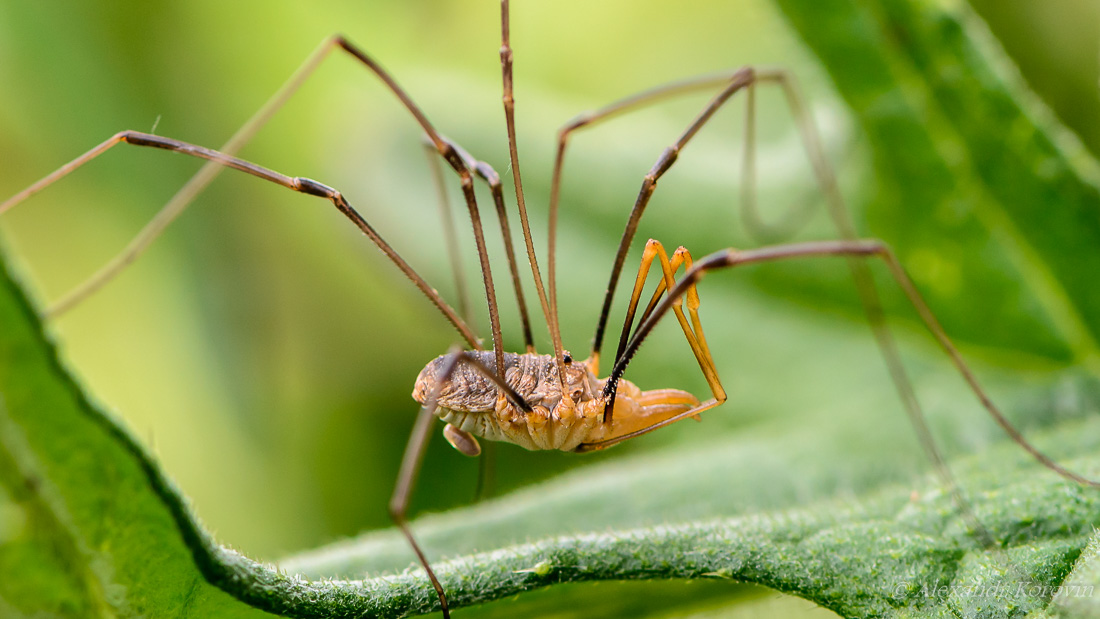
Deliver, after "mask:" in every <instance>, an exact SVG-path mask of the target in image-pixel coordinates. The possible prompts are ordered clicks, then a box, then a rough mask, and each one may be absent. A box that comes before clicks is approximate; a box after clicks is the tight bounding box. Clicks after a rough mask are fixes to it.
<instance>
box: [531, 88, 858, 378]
mask: <svg viewBox="0 0 1100 619" xmlns="http://www.w3.org/2000/svg"><path fill="white" fill-rule="evenodd" d="M757 83H777V84H779V85H780V86H781V87H782V90H783V93H784V95H785V97H786V100H787V103H788V106H789V107H790V109H791V113H792V116H794V117H795V120H796V122H797V124H798V130H799V133H800V134H801V136H802V140H803V143H804V145H805V147H806V150H807V154H808V157H809V159H810V161H811V164H812V166H813V168H814V172H815V174H816V175H817V177H818V182H819V185H820V186H821V188H822V191H823V192H824V193H825V194H826V196H827V198H828V200H829V203H830V215H831V217H832V218H833V220H834V222H835V223H836V225H837V228H838V229H839V230H840V234H841V236H842V237H843V238H849V239H852V238H855V231H854V227H853V226H852V225H851V222H850V220H849V219H848V217H847V214H846V212H845V211H844V209H843V205H842V204H843V203H842V202H839V194H837V195H836V198H837V199H834V197H833V196H832V195H830V194H831V193H833V192H835V181H832V180H826V177H831V174H832V173H831V170H829V168H828V165H827V163H826V162H825V161H824V155H823V153H822V150H821V148H820V144H819V140H818V139H817V136H816V133H815V132H814V128H813V124H812V123H811V122H810V120H809V117H808V115H807V114H806V113H805V110H804V109H803V106H802V103H801V99H800V97H799V96H798V93H797V90H796V89H795V87H794V85H793V83H792V80H791V77H790V76H789V75H788V74H787V73H786V72H784V71H779V70H756V69H754V68H752V67H744V68H742V69H738V70H737V71H735V72H733V73H731V74H723V75H718V76H704V77H701V78H695V79H691V80H686V81H684V82H678V83H674V84H668V85H665V86H660V87H657V88H654V89H652V90H649V91H645V92H642V93H639V94H637V95H634V96H631V97H627V98H626V99H623V100H621V101H618V102H615V103H612V104H611V105H608V106H606V107H604V108H602V109H600V110H597V111H596V112H591V113H586V114H581V115H580V116H578V117H577V118H575V119H574V120H573V121H570V122H569V123H567V124H566V125H565V126H564V127H563V128H562V129H561V130H560V131H559V134H558V153H557V156H556V158H555V162H554V173H553V176H552V180H551V187H550V231H549V238H550V252H551V258H550V262H549V271H548V273H549V280H550V282H551V284H550V293H551V308H552V310H553V311H555V312H556V289H555V288H556V287H555V284H554V282H555V281H556V279H555V273H556V271H555V260H554V258H553V252H554V247H555V243H556V237H557V210H558V203H559V199H560V190H561V175H562V168H563V165H564V158H565V147H566V145H567V143H568V138H569V136H570V134H571V133H573V132H574V131H576V130H578V129H581V128H584V127H590V126H593V125H595V124H597V123H599V122H603V121H605V120H608V119H610V118H613V117H616V116H618V115H621V114H623V113H626V112H630V111H634V110H637V109H640V108H642V107H645V106H647V105H652V104H653V103H656V102H658V101H661V100H663V99H666V98H669V97H672V96H679V95H682V94H686V93H689V92H693V91H697V90H701V89H706V88H710V87H714V86H715V85H720V84H725V86H726V87H725V88H724V89H723V90H722V91H721V92H720V93H719V94H718V95H717V96H716V97H715V98H714V99H713V100H712V101H711V102H710V103H709V104H708V105H707V106H706V108H705V109H704V110H703V112H702V113H701V114H700V115H699V116H698V117H696V118H695V120H694V121H692V123H691V125H690V126H689V127H688V128H687V130H685V131H684V133H683V134H682V135H681V136H680V138H679V139H678V140H677V141H676V143H674V144H673V145H672V146H670V147H669V148H667V149H665V151H664V152H662V153H661V156H660V157H659V158H658V159H657V162H656V163H655V164H654V165H653V167H652V168H651V169H650V171H649V173H648V174H647V175H646V176H645V178H644V180H643V181H642V188H641V190H640V191H639V193H638V198H637V200H636V201H635V203H634V208H633V209H632V210H631V213H630V217H629V218H628V220H627V224H626V227H625V229H624V231H623V236H622V239H621V240H620V242H619V248H618V251H617V253H616V256H615V262H614V264H613V266H612V268H611V275H610V277H609V280H608V286H607V291H606V292H605V296H604V301H603V306H602V308H601V310H600V318H599V321H598V323H597V325H596V334H595V336H594V337H593V341H592V353H591V355H590V358H591V359H593V360H595V363H594V364H593V365H594V366H595V367H597V368H598V360H599V357H600V350H601V349H602V347H603V338H604V334H605V332H606V327H607V320H608V318H609V317H610V311H611V300H612V298H613V297H614V294H615V289H616V288H617V286H618V281H619V276H620V274H621V272H622V267H623V264H624V263H625V261H626V254H627V252H628V251H629V248H630V243H631V241H632V240H633V239H634V234H635V232H636V231H637V227H638V222H639V221H640V220H641V217H642V215H643V214H644V212H645V208H646V206H647V205H648V204H649V200H650V198H651V197H652V194H653V191H654V190H655V189H656V185H657V181H658V180H659V179H660V177H661V176H663V175H664V173H665V172H667V171H668V170H669V168H671V167H672V165H673V163H675V161H676V159H677V157H678V155H679V152H680V151H681V150H682V149H683V148H684V147H685V146H686V145H687V143H688V142H690V141H691V138H692V137H694V136H695V134H696V133H698V131H699V130H700V129H701V128H702V127H703V126H704V125H705V124H706V123H707V122H708V121H709V120H710V118H711V117H712V116H713V115H714V113H715V112H717V111H718V109H719V108H720V107H722V106H723V105H724V104H725V103H726V102H727V101H728V100H729V99H730V97H732V96H733V94H734V93H736V92H737V91H739V90H742V89H744V90H746V91H747V95H748V97H747V98H748V101H747V105H748V112H747V114H746V123H747V125H746V134H747V135H746V137H747V140H746V146H745V152H746V155H745V162H746V163H745V166H746V167H744V168H743V170H742V172H743V174H745V175H750V174H754V173H755V170H754V168H753V163H752V162H753V155H752V153H753V149H754V143H755V124H754V123H755V98H754V94H753V88H754V87H755V85H756V84H757ZM754 182H755V181H754V179H746V182H744V183H743V185H742V188H743V205H742V208H743V209H744V210H746V211H747V210H749V209H755V189H754V187H755V184H754ZM837 203H839V204H841V207H840V209H837V208H835V206H836V204H837ZM754 215H755V210H753V212H752V214H746V215H744V217H745V218H746V219H751V220H753V221H759V219H758V218H754ZM858 279H860V278H859V277H858V276H857V280H858ZM857 284H858V285H860V286H861V287H862V286H863V284H862V283H859V282H857Z"/></svg>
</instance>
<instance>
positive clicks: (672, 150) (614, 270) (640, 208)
mask: <svg viewBox="0 0 1100 619" xmlns="http://www.w3.org/2000/svg"><path fill="white" fill-rule="evenodd" d="M757 79H758V76H757V73H756V72H755V71H754V70H753V69H752V68H748V67H747V68H744V69H741V70H739V71H738V72H737V73H736V74H735V75H734V77H733V79H731V80H730V81H729V84H728V85H727V86H726V87H725V88H724V89H723V90H722V92H720V93H719V94H718V96H716V97H715V98H714V99H713V100H712V101H711V102H710V103H709V104H708V105H707V107H706V108H705V109H704V110H703V112H702V113H701V114H700V115H699V116H698V117H696V119H695V120H694V121H692V123H691V125H690V126H689V127H688V128H687V130H686V131H684V133H683V134H682V135H681V136H680V138H679V139H678V140H676V142H675V143H674V144H673V145H672V146H669V147H668V148H666V149H665V150H664V151H663V152H662V153H661V155H660V157H658V158H657V162H656V163H655V164H653V167H652V168H651V169H650V171H649V172H648V173H647V174H646V175H645V178H644V179H643V180H642V188H641V190H640V191H639V192H638V198H637V199H636V200H635V202H634V208H633V209H632V210H631V212H630V217H629V218H628V219H627V223H626V228H625V229H624V230H623V236H622V239H621V240H620V241H619V249H618V251H617V252H616V254H615V262H614V264H613V265H612V267H611V275H610V278H609V280H608V284H607V291H606V292H605V293H604V301H603V306H602V308H601V309H600V318H599V322H598V324H597V325H596V335H595V336H594V337H593V345H592V350H593V354H595V355H598V354H599V351H600V348H601V347H602V345H603V336H604V331H605V329H606V327H607V319H608V317H609V315H610V312H611V299H612V297H613V296H614V294H615V288H616V287H617V286H618V283H619V275H620V274H621V273H622V268H623V263H624V262H625V261H626V254H627V251H628V250H629V249H630V242H631V241H632V240H633V239H634V233H635V232H637V230H638V222H639V221H640V220H641V218H642V214H643V213H645V208H646V206H647V205H648V204H649V200H650V198H651V197H652V196H653V191H654V190H655V189H656V188H657V181H658V180H659V179H660V178H661V176H663V175H664V173H665V172H667V171H668V170H669V168H671V167H672V164H673V163H675V161H676V159H677V157H679V153H680V150H682V149H683V148H684V146H686V145H687V144H688V142H690V141H691V138H693V137H694V136H695V134H696V133H698V132H699V129H701V128H702V127H703V126H704V125H705V124H706V123H707V121H709V120H710V119H711V117H712V116H714V114H715V112H717V111H718V109H719V108H720V107H722V105H724V104H725V103H726V101H728V100H729V98H730V97H732V96H733V94H734V93H736V92H737V91H739V90H741V89H743V88H745V87H746V86H747V85H749V84H751V83H753V82H754V81H756V80H757Z"/></svg>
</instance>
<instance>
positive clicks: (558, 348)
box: [500, 0, 569, 399]
mask: <svg viewBox="0 0 1100 619" xmlns="http://www.w3.org/2000/svg"><path fill="white" fill-rule="evenodd" d="M509 13H510V11H509V5H508V0H501V1H500V66H501V74H502V78H503V82H504V95H503V101H504V121H505V124H506V125H507V127H508V156H509V161H510V162H511V166H512V181H513V183H514V184H515V186H516V204H517V205H518V207H519V223H520V226H521V227H522V228H523V242H524V244H526V245H527V261H528V262H530V263H531V274H532V275H533V276H534V279H535V291H536V292H537V293H538V295H539V303H540V304H541V305H542V314H543V316H545V317H546V324H547V326H548V327H549V329H550V341H551V342H552V343H553V346H554V362H555V363H556V364H557V366H558V380H559V383H560V386H561V392H562V393H563V394H564V396H563V397H565V398H566V399H569V391H568V390H567V389H566V388H565V357H564V347H563V346H562V342H561V329H560V327H559V325H558V321H557V320H556V319H555V317H554V314H553V312H551V311H550V302H549V300H548V299H547V296H546V288H545V287H544V286H543V285H542V275H540V273H539V263H538V258H536V257H535V244H534V241H533V240H532V239H531V224H530V222H529V219H528V217H527V202H526V201H525V200H524V198H523V180H522V178H521V177H520V173H519V147H518V146H517V145H516V101H515V92H514V88H513V87H512V45H511V41H510V38H511V37H510V33H511V30H510V17H509Z"/></svg>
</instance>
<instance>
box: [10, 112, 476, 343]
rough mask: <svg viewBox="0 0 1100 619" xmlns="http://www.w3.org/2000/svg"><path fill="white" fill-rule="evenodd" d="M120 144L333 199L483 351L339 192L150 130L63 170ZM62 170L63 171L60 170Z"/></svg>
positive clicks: (120, 136) (116, 140) (95, 152)
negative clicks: (178, 156)
mask: <svg viewBox="0 0 1100 619" xmlns="http://www.w3.org/2000/svg"><path fill="white" fill-rule="evenodd" d="M116 144H132V145H134V146H149V147H153V148H159V149H162V150H168V151H173V152H177V153H182V154H184V155H189V156H192V157H197V158H199V159H205V160H207V161H209V162H210V163H211V164H214V165H217V166H221V167H227V168H232V169H234V170H239V171H241V172H245V173H248V174H251V175H252V176H255V177H257V178H261V179H263V180H265V181H269V182H272V183H275V184H277V185H280V186H282V187H286V188H287V189H290V190H292V191H296V192H298V193H303V194H307V195H311V196H318V197H321V198H325V199H327V200H329V201H330V202H332V203H333V205H334V206H336V208H337V209H339V210H340V212H341V213H343V214H344V216H345V217H347V218H348V219H350V220H351V221H352V223H354V224H355V225H356V226H358V227H359V229H360V230H362V232H363V233H364V234H366V235H367V237H368V238H370V240H371V241H372V242H374V244H375V245H377V246H378V248H379V249H380V250H382V253H384V254H385V255H386V257H387V258H389V259H390V261H391V262H393V263H394V264H395V265H396V266H397V268H399V269H401V272H402V273H404V274H405V276H406V277H408V278H409V279H410V280H412V282H413V283H414V284H415V285H416V287H417V288H418V289H420V292H422V293H423V294H424V296H426V297H428V300H430V301H431V302H432V304H433V305H435V306H436V308H438V309H439V311H440V312H442V313H443V315H444V316H445V317H446V318H447V320H449V321H450V322H451V324H452V325H453V326H454V327H455V329H456V330H458V332H459V334H461V335H462V337H463V339H465V340H466V343H467V344H469V345H470V346H471V347H473V348H477V349H479V350H480V344H479V341H478V338H477V335H476V334H475V333H474V332H473V330H471V329H470V327H469V326H467V324H466V323H465V321H463V320H462V318H461V317H459V315H458V314H456V313H455V311H454V309H453V308H451V306H450V305H448V304H447V302H446V301H444V300H443V298H442V297H440V296H439V293H437V292H436V291H435V290H434V289H433V288H432V287H431V286H429V285H428V283H427V282H426V281H424V278H422V277H421V276H420V275H419V274H418V273H417V272H416V271H415V270H414V269H413V268H412V267H411V266H410V265H409V264H408V263H407V262H405V260H404V259H403V258H401V256H400V255H399V254H398V253H397V252H396V251H395V250H394V249H393V247H391V246H390V245H389V243H387V242H386V241H385V240H384V239H383V238H382V236H381V235H379V234H378V232H377V231H375V229H374V228H373V227H372V226H371V225H370V224H369V223H367V220H365V219H363V217H362V215H360V214H359V213H358V212H357V211H356V210H355V209H354V208H352V207H351V205H350V204H348V201H347V200H346V199H345V198H344V196H343V195H342V194H341V193H340V192H339V191H337V190H335V189H333V188H331V187H328V186H327V185H323V184H321V183H318V182H317V181H314V180H310V179H308V178H302V177H291V176H287V175H285V174H280V173H279V172H275V171H273V170H269V169H267V168H264V167H262V166H258V165H256V164H254V163H251V162H248V161H245V160H243V159H239V158H237V157H230V156H228V155H226V154H225V153H221V152H218V151H216V150H212V149H209V148H205V147H203V146H196V145H194V144H189V143H187V142H181V141H179V140H173V139H171V138H165V137H161V136H157V135H151V134H148V133H140V132H137V131H123V132H120V133H117V134H115V135H114V136H112V137H111V139H109V140H107V141H106V142H104V143H103V144H100V145H99V146H97V147H96V148H94V149H92V150H90V151H88V152H87V153H85V154H84V155H82V156H81V157H79V158H78V159H76V160H74V161H73V162H72V163H70V164H68V165H67V166H66V167H65V168H62V170H66V169H68V170H71V169H75V168H77V167H79V166H81V165H83V164H84V163H87V162H88V161H90V160H91V159H93V158H95V157H97V156H99V155H101V154H103V153H104V152H106V151H107V149H109V148H110V147H112V146H114V145H116ZM62 170H59V172H60V171H62ZM66 171H67V170H66ZM55 174H57V173H55ZM47 180H48V178H47ZM32 188H33V187H32ZM26 193H27V192H26V191H25V192H24V194H26ZM21 195H22V194H21ZM17 197H19V196H17ZM13 200H14V198H13ZM126 256H128V258H129V259H130V260H132V259H133V258H135V257H136V254H133V255H126Z"/></svg>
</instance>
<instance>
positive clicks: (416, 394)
mask: <svg viewBox="0 0 1100 619" xmlns="http://www.w3.org/2000/svg"><path fill="white" fill-rule="evenodd" d="M466 354H467V355H468V356H469V357H472V358H474V359H476V360H477V361H480V362H481V364H482V365H483V366H485V367H486V368H488V369H489V370H490V371H492V372H496V360H495V355H494V353H493V352H492V351H471V352H468V353H466ZM447 357H448V356H447V355H441V356H439V357H436V358H435V359H433V360H432V361H431V362H429V363H428V365H427V366H425V367H424V369H423V370H421V372H420V375H419V376H418V377H417V379H416V386H415V387H414V388H413V398H414V399H415V400H416V401H417V402H420V403H421V404H423V403H424V402H425V401H426V400H427V399H428V397H429V396H430V395H431V393H432V390H433V389H434V388H435V385H436V381H437V379H440V378H441V379H443V383H442V386H441V388H440V391H439V395H438V398H437V406H438V408H437V409H436V416H438V417H439V418H440V419H442V420H443V421H445V422H446V423H448V424H450V425H452V426H454V427H455V428H458V429H459V430H462V431H463V432H467V433H469V434H473V435H475V436H480V437H482V438H485V439H488V440H491V441H504V442H508V443H514V444H516V445H519V446H520V447H523V448H525V449H530V450H541V449H558V450H561V451H576V450H578V448H580V447H581V446H582V445H585V444H591V443H597V442H601V441H605V440H607V439H610V438H614V437H616V436H621V435H624V434H627V433H629V432H633V431H635V430H638V429H640V428H643V427H645V426H648V425H651V424H653V423H655V422H658V421H660V420H662V419H665V418H668V417H671V416H673V415H675V414H678V413H681V412H683V411H686V410H688V409H690V408H692V407H694V406H697V405H698V404H699V400H698V399H697V398H695V396H693V395H691V394H690V393H687V392H686V391H680V390H678V389H658V390H655V391H642V390H641V389H639V388H638V387H637V386H636V385H634V383H631V382H630V381H628V380H620V381H619V385H618V391H617V392H616V395H615V407H614V413H615V414H614V416H613V417H612V421H610V422H608V423H604V421H603V416H604V408H605V405H606V404H607V399H606V397H605V396H603V388H604V383H605V382H606V379H600V378H597V377H596V375H595V374H594V373H593V372H592V370H591V367H590V364H589V363H587V362H571V363H567V364H565V381H564V383H565V387H566V393H564V394H563V393H562V389H561V385H562V381H560V380H559V379H558V366H557V363H555V360H554V356H553V355H538V354H533V353H526V354H517V353H505V354H504V377H503V378H504V382H505V383H506V384H507V385H508V386H509V387H511V388H512V389H513V390H515V392H516V394H518V395H519V396H520V397H522V398H523V399H524V401H526V402H527V403H528V404H529V405H530V407H531V412H524V411H523V410H521V409H519V408H518V407H517V406H515V405H514V404H513V403H512V402H511V401H509V400H508V398H507V397H505V395H504V392H503V391H502V390H501V389H499V388H498V387H497V386H496V385H495V384H494V383H493V381H492V380H490V379H489V378H488V377H487V376H485V375H484V373H483V372H482V371H481V370H479V369H478V368H477V367H475V366H474V365H472V364H459V365H457V366H456V367H455V369H454V371H453V372H452V373H451V375H450V377H449V378H447V377H443V376H441V374H442V370H443V368H444V366H445V365H446V363H447Z"/></svg>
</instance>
